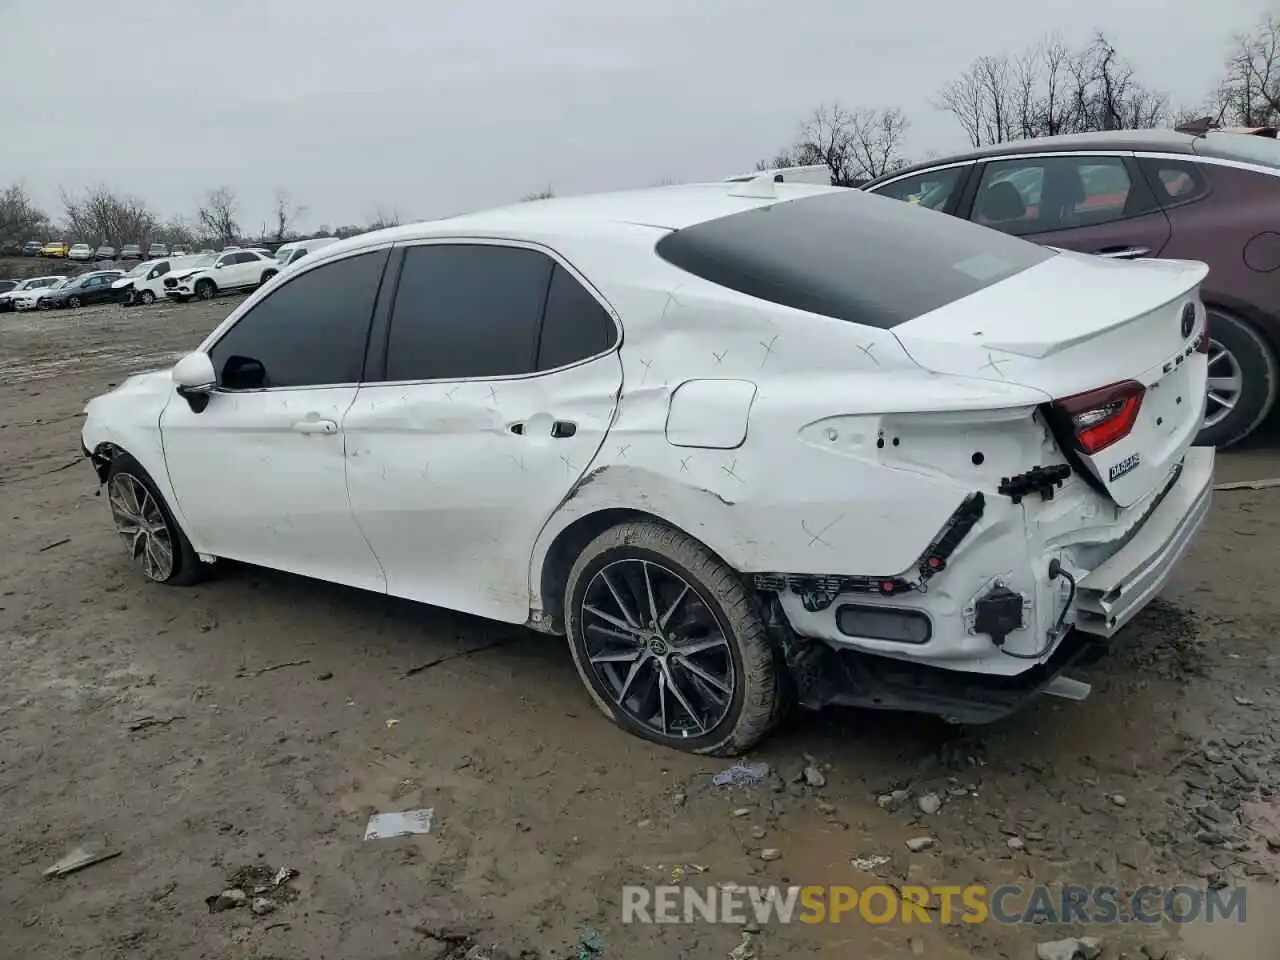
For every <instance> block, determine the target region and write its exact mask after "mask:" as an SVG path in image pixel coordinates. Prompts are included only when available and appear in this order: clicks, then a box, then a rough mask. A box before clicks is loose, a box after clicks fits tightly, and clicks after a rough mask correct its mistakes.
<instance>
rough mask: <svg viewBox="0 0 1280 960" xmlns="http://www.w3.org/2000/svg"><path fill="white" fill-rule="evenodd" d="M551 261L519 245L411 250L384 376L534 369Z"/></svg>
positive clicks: (456, 376) (452, 376)
mask: <svg viewBox="0 0 1280 960" xmlns="http://www.w3.org/2000/svg"><path fill="white" fill-rule="evenodd" d="M554 265H555V264H554V262H553V261H552V260H551V259H550V258H549V257H546V256H544V255H543V254H541V253H538V252H537V251H535V250H528V249H525V248H523V247H505V246H497V245H486V244H469V243H468V244H429V245H425V246H417V247H410V248H408V249H407V250H406V251H405V255H404V266H403V267H402V268H401V271H400V284H399V287H398V288H397V290H396V300H395V305H394V307H393V308H392V313H391V331H390V335H389V336H388V339H387V373H386V379H388V380H461V379H467V378H472V377H504V376H512V375H515V374H521V373H531V372H532V371H533V370H534V369H535V351H536V349H537V336H538V324H539V321H540V320H541V318H542V308H543V304H544V303H545V301H546V298H547V285H548V283H549V282H550V280H551V272H552V267H553V266H554Z"/></svg>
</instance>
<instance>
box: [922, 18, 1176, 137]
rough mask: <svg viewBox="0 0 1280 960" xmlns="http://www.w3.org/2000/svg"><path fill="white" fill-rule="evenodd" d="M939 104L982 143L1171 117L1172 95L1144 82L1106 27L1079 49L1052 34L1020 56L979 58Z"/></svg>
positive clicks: (1148, 123)
mask: <svg viewBox="0 0 1280 960" xmlns="http://www.w3.org/2000/svg"><path fill="white" fill-rule="evenodd" d="M934 105H935V106H936V107H938V108H939V109H941V110H946V111H947V112H949V113H951V114H952V115H953V116H954V117H955V118H956V120H957V121H958V122H959V124H960V126H961V128H962V129H963V130H964V132H965V135H966V136H967V137H968V138H969V142H970V144H972V145H973V146H975V147H982V146H987V145H988V144H993V143H1004V142H1006V141H1008V140H1017V139H1024V138H1028V137H1052V136H1058V135H1060V134H1066V133H1085V132H1088V131H1091V130H1119V129H1132V128H1140V127H1155V126H1159V125H1160V124H1162V123H1165V122H1166V121H1168V120H1169V119H1170V110H1169V100H1168V97H1167V96H1166V95H1165V94H1163V93H1161V92H1159V91H1156V90H1153V89H1151V88H1150V87H1147V86H1145V85H1144V84H1142V83H1140V82H1139V81H1138V80H1137V78H1136V76H1135V73H1134V70H1133V68H1132V67H1131V66H1130V65H1129V64H1128V63H1127V62H1126V61H1125V60H1124V59H1123V58H1122V57H1121V56H1120V55H1119V54H1118V53H1117V51H1116V49H1115V47H1114V45H1112V44H1111V42H1110V41H1109V40H1107V38H1106V37H1105V36H1104V35H1103V34H1101V33H1099V34H1097V35H1096V36H1095V37H1094V38H1093V40H1092V41H1091V42H1090V43H1089V44H1088V45H1086V46H1085V47H1083V48H1081V49H1078V50H1072V49H1070V48H1069V47H1068V46H1067V45H1066V43H1065V42H1063V40H1062V38H1061V37H1060V36H1058V35H1056V34H1050V35H1049V36H1047V37H1045V38H1044V39H1043V40H1041V41H1040V42H1039V43H1037V44H1035V45H1034V46H1032V47H1030V48H1029V49H1027V50H1025V51H1024V52H1022V53H1021V54H1018V55H1009V54H1002V55H1000V56H983V57H979V58H978V59H977V60H975V61H974V62H973V63H972V64H971V65H970V66H969V69H968V70H966V71H965V72H964V73H963V74H961V75H960V76H959V77H957V78H956V79H954V80H952V81H950V82H949V83H947V84H945V85H944V86H943V87H942V89H941V90H940V91H939V92H938V97H937V100H936V101H935V104H934Z"/></svg>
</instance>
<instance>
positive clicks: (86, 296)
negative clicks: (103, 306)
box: [42, 270, 124, 309]
mask: <svg viewBox="0 0 1280 960" xmlns="http://www.w3.org/2000/svg"><path fill="white" fill-rule="evenodd" d="M123 272H124V271H122V270H97V271H94V272H93V273H82V274H81V275H80V276H78V277H72V278H71V279H70V280H69V281H68V282H67V283H65V284H63V285H62V286H61V287H59V288H58V289H57V290H51V291H49V292H48V293H47V294H45V295H44V298H43V300H42V302H43V303H47V304H48V305H49V307H50V308H52V309H57V308H59V307H72V308H75V307H84V306H88V305H89V304H91V303H106V302H107V301H113V300H115V298H116V292H115V291H114V290H112V289H111V284H112V283H113V282H114V281H115V280H116V279H117V278H119V276H120V274H121V273H123Z"/></svg>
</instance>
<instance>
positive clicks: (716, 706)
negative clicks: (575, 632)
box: [579, 559, 736, 740]
mask: <svg viewBox="0 0 1280 960" xmlns="http://www.w3.org/2000/svg"><path fill="white" fill-rule="evenodd" d="M579 623H580V624H581V630H582V640H583V646H584V647H585V652H586V654H587V659H588V661H589V662H590V664H591V669H592V671H593V672H594V673H595V676H596V679H597V680H598V681H599V684H600V686H601V687H602V688H603V691H604V693H605V694H606V695H607V696H608V697H609V698H610V699H611V700H612V701H613V703H614V704H615V705H616V706H617V708H618V709H620V710H622V711H623V712H625V713H626V714H627V715H628V716H629V717H631V719H633V720H634V721H635V722H636V723H638V724H641V725H642V726H644V727H646V728H648V729H649V730H651V731H652V732H653V733H656V734H658V735H659V736H661V737H664V738H668V739H673V740H681V739H686V738H688V737H696V736H701V735H703V734H705V733H708V732H710V731H711V730H714V729H715V728H716V727H717V726H719V725H720V723H721V722H722V721H723V720H724V719H725V717H726V716H728V714H729V710H730V708H731V707H732V705H733V695H734V689H735V682H736V681H735V669H734V655H733V651H732V647H731V646H730V643H729V640H728V638H727V637H726V636H725V634H724V630H723V628H722V627H721V626H720V622H719V620H718V619H717V617H716V615H715V614H714V613H713V612H712V610H711V608H710V607H709V606H708V605H707V603H706V602H705V601H704V600H703V598H702V596H701V595H700V594H699V593H698V591H697V589H696V588H695V587H693V586H692V585H691V584H690V583H688V581H686V580H685V579H684V578H683V577H681V576H680V575H679V574H677V573H675V572H674V571H672V570H670V569H668V568H667V567H665V566H663V565H662V564H659V563H655V562H652V561H649V560H639V559H634V560H617V561H615V562H613V563H610V564H608V565H607V566H605V567H604V568H602V569H601V570H600V571H599V572H597V573H596V575H595V576H594V577H592V579H591V582H590V583H588V584H587V588H586V590H585V591H584V593H583V598H582V608H581V611H580V620H579Z"/></svg>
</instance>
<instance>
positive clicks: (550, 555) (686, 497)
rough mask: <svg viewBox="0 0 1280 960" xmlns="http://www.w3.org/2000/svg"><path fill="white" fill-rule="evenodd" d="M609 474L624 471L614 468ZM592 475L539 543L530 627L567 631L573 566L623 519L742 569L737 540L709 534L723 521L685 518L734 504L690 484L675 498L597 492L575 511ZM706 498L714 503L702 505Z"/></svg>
mask: <svg viewBox="0 0 1280 960" xmlns="http://www.w3.org/2000/svg"><path fill="white" fill-rule="evenodd" d="M600 472H601V473H603V472H604V471H600ZM610 472H624V471H618V470H617V469H616V468H614V469H613V470H611V471H610ZM597 475H598V474H597ZM593 476H595V475H593V474H588V475H587V476H586V477H584V478H583V479H582V480H580V481H579V483H578V485H577V486H576V487H575V488H574V490H573V491H572V492H571V493H570V495H569V497H568V498H567V499H566V501H565V503H564V504H562V505H561V508H560V510H558V511H557V512H556V513H555V514H553V516H552V518H551V520H550V521H549V522H548V524H547V526H546V527H544V529H543V533H542V536H541V537H539V539H538V542H537V544H535V547H534V555H533V562H532V568H531V571H530V572H531V577H530V587H531V590H530V599H531V601H532V603H531V611H530V612H531V616H530V618H529V625H530V626H531V627H533V628H534V629H537V630H542V631H544V632H547V633H563V632H564V589H565V585H566V583H567V581H568V578H569V570H570V568H571V567H572V566H573V563H574V561H575V560H576V559H577V557H578V555H579V554H580V553H581V552H582V551H583V549H584V548H585V547H586V546H587V544H588V543H590V542H591V541H592V540H594V539H595V538H596V537H597V536H599V535H600V534H601V533H603V532H604V531H606V530H608V529H610V528H611V527H615V526H617V525H618V524H620V523H625V522H628V521H636V520H640V521H649V522H652V523H660V524H663V525H664V526H667V527H670V528H672V529H673V530H677V531H679V532H680V533H682V534H684V535H685V536H687V537H689V538H691V539H692V540H694V541H696V542H697V543H699V544H700V545H701V546H702V547H704V548H705V549H706V550H707V551H708V552H709V553H711V555H712V556H714V557H715V558H716V559H717V560H719V561H720V562H721V563H723V564H724V565H725V566H727V567H729V568H730V569H731V570H735V571H740V570H741V569H742V567H741V563H740V561H741V556H740V554H739V551H738V550H736V549H735V548H734V544H733V541H732V538H731V537H730V538H728V539H724V538H721V537H716V536H714V535H709V534H711V531H712V530H713V528H714V529H720V528H721V527H722V526H723V525H722V524H710V523H707V522H705V521H701V522H697V523H693V522H689V521H687V520H682V519H681V518H682V517H685V518H691V517H693V516H697V515H698V514H697V513H691V512H690V510H691V509H692V510H697V509H698V508H699V507H701V508H702V509H703V510H707V509H714V508H715V507H719V508H720V509H721V510H725V509H728V506H729V505H726V504H725V503H724V502H723V501H721V500H720V499H719V498H718V497H716V496H715V495H714V494H711V493H708V492H706V491H696V490H693V489H692V488H687V487H685V488H679V492H675V498H674V499H668V498H652V497H649V498H645V499H646V501H647V502H645V503H644V504H640V503H637V502H635V501H629V500H628V499H614V498H611V497H601V496H600V494H596V495H595V496H594V497H593V498H592V499H593V500H594V501H595V502H594V503H592V504H591V505H589V506H588V505H586V504H584V505H583V506H581V507H578V508H576V509H575V508H574V504H575V495H576V494H577V493H578V491H579V490H581V489H582V488H583V487H585V486H586V485H587V484H588V483H591V482H592V479H593ZM655 499H667V502H666V503H665V504H661V505H660V504H657V503H655V502H654V501H655ZM704 499H705V500H707V501H709V502H708V503H702V502H701V501H702V500H704ZM685 501H697V502H685ZM726 529H727V528H726ZM735 560H737V561H738V562H735Z"/></svg>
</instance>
